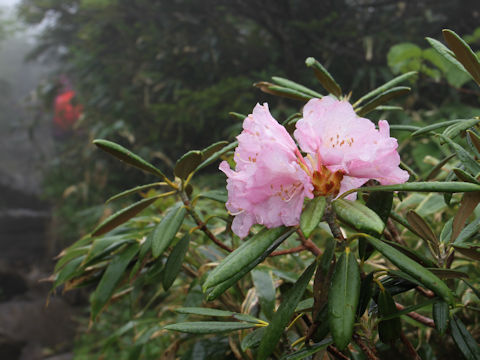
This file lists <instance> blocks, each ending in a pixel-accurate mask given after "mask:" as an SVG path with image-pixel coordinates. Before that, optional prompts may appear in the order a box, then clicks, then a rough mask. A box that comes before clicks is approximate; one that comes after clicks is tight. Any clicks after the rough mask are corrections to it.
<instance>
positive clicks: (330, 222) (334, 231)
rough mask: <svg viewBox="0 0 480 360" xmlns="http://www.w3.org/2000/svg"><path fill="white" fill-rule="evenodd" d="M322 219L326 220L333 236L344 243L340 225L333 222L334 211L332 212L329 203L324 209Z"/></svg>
mask: <svg viewBox="0 0 480 360" xmlns="http://www.w3.org/2000/svg"><path fill="white" fill-rule="evenodd" d="M323 219H324V220H325V221H326V222H327V224H328V227H329V228H330V231H331V232H332V235H333V237H334V238H335V239H337V240H339V241H341V242H342V243H344V242H345V237H344V236H343V234H342V231H341V230H340V227H339V226H338V224H337V223H336V222H335V212H333V210H332V207H331V205H329V206H328V208H327V209H326V211H325V214H324V215H323Z"/></svg>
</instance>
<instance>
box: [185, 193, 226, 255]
mask: <svg viewBox="0 0 480 360" xmlns="http://www.w3.org/2000/svg"><path fill="white" fill-rule="evenodd" d="M180 195H181V198H182V201H183V204H184V205H185V208H186V209H187V211H188V212H189V214H190V215H191V216H192V218H193V220H195V222H196V223H197V225H198V228H199V229H200V230H202V231H203V232H204V233H205V235H207V236H208V237H209V238H210V239H211V240H212V241H213V242H214V243H215V244H217V245H218V246H219V247H221V248H222V249H224V250H227V251H228V252H232V251H233V249H232V248H230V247H229V246H228V245H225V244H224V243H223V242H222V241H220V240H219V239H218V238H217V237H216V236H215V235H214V234H213V233H212V232H211V231H210V230H209V229H208V228H207V225H206V224H205V223H204V222H203V221H202V220H201V219H200V217H199V216H198V214H197V213H196V212H195V210H193V207H192V204H191V203H190V200H188V198H187V196H186V195H185V194H184V193H180Z"/></svg>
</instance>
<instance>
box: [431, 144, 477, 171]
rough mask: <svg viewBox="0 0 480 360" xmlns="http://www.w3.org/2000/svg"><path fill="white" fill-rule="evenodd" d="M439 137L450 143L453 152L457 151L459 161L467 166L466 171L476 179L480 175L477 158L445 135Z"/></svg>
mask: <svg viewBox="0 0 480 360" xmlns="http://www.w3.org/2000/svg"><path fill="white" fill-rule="evenodd" d="M439 136H440V137H441V138H442V139H443V140H445V141H446V142H447V143H448V145H449V146H450V147H451V148H452V150H453V151H455V153H456V154H457V157H458V159H459V160H460V161H461V162H462V164H463V166H465V170H467V171H468V172H469V173H470V174H471V175H473V176H474V177H477V176H478V174H479V173H480V164H479V163H478V162H477V161H476V160H475V158H474V157H473V156H472V155H470V153H469V152H468V151H466V150H465V149H464V148H463V147H461V146H460V145H458V144H457V143H456V142H454V141H452V140H451V139H449V138H448V137H446V136H443V135H439Z"/></svg>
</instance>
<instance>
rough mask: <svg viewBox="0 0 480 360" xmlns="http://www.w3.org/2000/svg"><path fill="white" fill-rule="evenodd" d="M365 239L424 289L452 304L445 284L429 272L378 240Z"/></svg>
mask: <svg viewBox="0 0 480 360" xmlns="http://www.w3.org/2000/svg"><path fill="white" fill-rule="evenodd" d="M367 239H368V241H369V242H370V243H371V244H372V245H373V246H374V247H375V249H377V251H379V252H380V253H381V254H382V255H383V256H385V257H386V258H387V259H388V260H390V261H391V262H392V263H393V264H394V265H396V266H397V267H398V268H399V269H400V270H402V271H404V272H406V273H407V274H408V275H410V276H412V277H413V278H415V279H417V280H418V281H420V282H421V283H422V284H423V285H424V286H425V287H427V288H428V289H430V290H432V291H433V292H434V293H436V294H437V295H438V296H440V297H441V298H442V299H443V300H445V301H446V302H447V303H449V304H453V302H454V299H453V295H452V292H451V291H450V289H449V288H448V286H447V285H445V283H444V282H443V281H442V280H440V279H439V278H438V277H437V276H436V275H434V274H433V273H432V272H431V271H430V270H428V269H426V268H424V267H423V266H421V265H420V264H418V263H417V262H415V261H413V260H412V259H410V258H409V257H407V256H406V255H404V254H402V253H401V252H400V251H398V250H396V249H395V248H393V247H391V246H390V245H388V244H386V243H385V242H383V241H381V240H379V239H376V238H374V237H372V236H369V235H367Z"/></svg>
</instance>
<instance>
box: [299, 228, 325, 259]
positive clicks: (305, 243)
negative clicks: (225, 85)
mask: <svg viewBox="0 0 480 360" xmlns="http://www.w3.org/2000/svg"><path fill="white" fill-rule="evenodd" d="M297 234H298V236H299V238H300V241H301V242H302V245H303V246H304V247H305V249H307V250H308V251H310V252H311V253H312V254H313V255H315V256H318V255H321V254H322V250H320V248H319V247H318V246H317V245H315V243H314V242H313V241H312V240H310V239H307V238H306V237H305V235H303V233H302V231H301V230H300V229H298V230H297Z"/></svg>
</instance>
